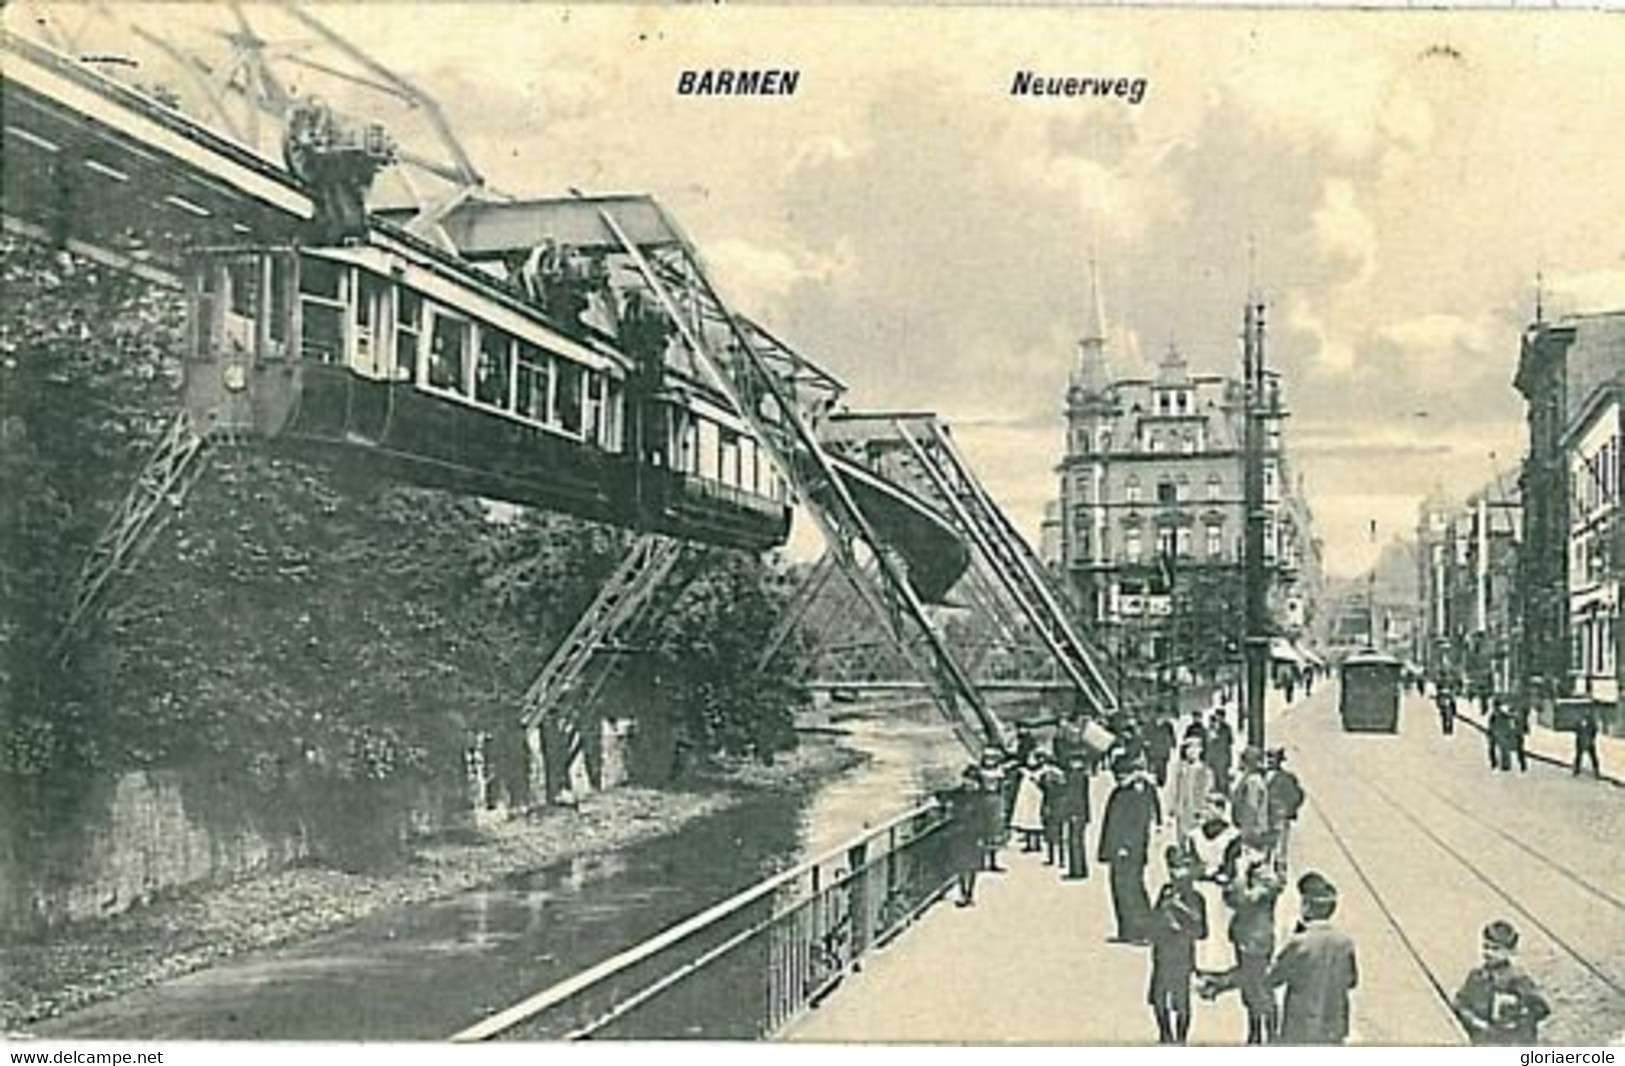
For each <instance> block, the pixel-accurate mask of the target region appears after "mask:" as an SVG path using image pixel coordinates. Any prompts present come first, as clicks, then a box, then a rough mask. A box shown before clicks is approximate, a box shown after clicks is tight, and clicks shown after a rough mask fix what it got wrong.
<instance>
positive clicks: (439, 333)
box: [429, 311, 468, 394]
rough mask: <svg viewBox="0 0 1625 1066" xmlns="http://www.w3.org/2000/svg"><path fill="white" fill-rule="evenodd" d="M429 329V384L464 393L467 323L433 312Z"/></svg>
mask: <svg viewBox="0 0 1625 1066" xmlns="http://www.w3.org/2000/svg"><path fill="white" fill-rule="evenodd" d="M432 318H433V322H434V325H433V327H432V328H431V330H430V331H429V384H430V385H432V386H433V387H435V388H437V389H446V390H448V391H450V392H459V393H465V394H466V393H467V391H468V373H467V371H466V369H465V367H466V365H467V362H468V323H467V322H466V321H464V320H463V319H460V318H453V317H451V316H450V315H445V314H441V313H440V312H439V311H436V312H435V313H434V315H433V316H432Z"/></svg>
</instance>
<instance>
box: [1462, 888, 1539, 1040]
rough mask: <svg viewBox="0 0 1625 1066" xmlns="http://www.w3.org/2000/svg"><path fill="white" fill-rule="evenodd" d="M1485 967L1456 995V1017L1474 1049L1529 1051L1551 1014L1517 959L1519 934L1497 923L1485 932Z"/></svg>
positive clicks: (1502, 922)
mask: <svg viewBox="0 0 1625 1066" xmlns="http://www.w3.org/2000/svg"><path fill="white" fill-rule="evenodd" d="M1481 946H1482V949H1483V953H1484V962H1483V963H1482V964H1481V965H1479V966H1475V967H1473V969H1472V970H1471V971H1469V972H1468V974H1467V979H1466V980H1465V981H1464V982H1462V986H1461V988H1460V989H1459V990H1458V991H1457V992H1456V998H1455V1008H1456V1017H1457V1018H1460V1019H1461V1024H1462V1026H1463V1027H1464V1028H1465V1029H1466V1030H1467V1036H1468V1038H1469V1039H1471V1040H1472V1042H1473V1043H1475V1044H1502V1045H1505V1044H1512V1045H1520V1044H1521V1045H1528V1044H1533V1043H1535V1041H1536V1030H1537V1029H1538V1028H1539V1026H1540V1023H1541V1022H1542V1021H1544V1020H1545V1018H1546V1016H1547V1015H1549V1014H1551V1012H1552V1008H1551V1006H1550V1005H1549V1004H1548V1003H1547V1002H1546V997H1545V996H1543V995H1541V992H1540V988H1539V986H1537V985H1536V984H1535V982H1534V979H1533V978H1531V977H1530V976H1529V975H1528V974H1527V973H1525V972H1524V971H1523V968H1522V967H1520V966H1519V965H1518V964H1517V962H1516V961H1514V955H1515V954H1516V952H1517V950H1518V930H1517V929H1516V928H1515V927H1514V926H1513V925H1512V923H1511V922H1508V921H1505V920H1503V919H1497V920H1495V921H1493V922H1491V923H1490V924H1489V925H1486V926H1485V927H1484V935H1483V940H1482V942H1481Z"/></svg>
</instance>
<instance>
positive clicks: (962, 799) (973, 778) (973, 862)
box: [942, 763, 987, 907]
mask: <svg viewBox="0 0 1625 1066" xmlns="http://www.w3.org/2000/svg"><path fill="white" fill-rule="evenodd" d="M942 798H943V800H944V801H945V804H946V806H947V808H948V817H949V818H950V819H951V822H950V826H951V828H950V833H951V836H950V837H949V839H950V840H951V841H952V855H953V864H954V884H955V887H957V889H958V895H957V898H955V900H954V906H956V907H970V906H974V905H975V903H976V875H977V874H978V873H979V872H980V871H981V868H982V860H983V840H984V838H985V837H986V836H987V800H986V793H985V791H984V789H983V783H982V773H981V769H980V767H978V766H977V765H976V764H975V763H971V764H970V765H969V766H967V767H965V772H964V774H963V775H961V777H960V781H959V787H958V788H956V789H954V790H953V791H951V792H948V793H946V794H944V796H943V797H942Z"/></svg>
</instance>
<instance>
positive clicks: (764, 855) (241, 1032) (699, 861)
mask: <svg viewBox="0 0 1625 1066" xmlns="http://www.w3.org/2000/svg"><path fill="white" fill-rule="evenodd" d="M849 728H850V732H851V735H850V736H849V737H848V738H847V739H846V740H845V741H844V743H846V745H847V746H849V747H852V748H855V749H857V750H859V751H862V752H865V753H866V754H868V755H869V757H870V759H869V762H868V763H866V764H865V765H864V766H863V767H861V768H860V769H858V770H857V771H855V772H853V773H851V774H848V775H846V776H844V777H841V778H839V779H836V780H834V781H831V782H827V783H824V784H823V785H822V786H820V787H817V788H814V789H812V790H809V791H804V792H801V793H792V794H777V795H774V794H764V795H754V796H751V797H750V798H749V799H747V800H746V801H745V802H743V803H741V804H739V805H737V806H734V807H731V808H729V809H727V810H724V811H721V812H719V813H718V814H716V815H713V816H711V817H708V818H704V819H701V820H699V821H697V822H695V823H692V824H691V825H689V826H687V827H685V828H684V829H683V830H681V831H679V832H678V833H676V834H674V835H672V836H669V837H664V838H660V839H656V840H651V841H648V842H645V843H642V844H638V845H635V846H633V847H630V848H627V849H625V850H624V851H620V852H616V853H613V854H604V855H595V856H585V857H582V858H579V859H576V860H573V861H570V862H564V863H559V864H557V865H554V866H550V867H546V868H544V869H541V870H536V871H533V872H530V873H526V874H523V875H518V876H515V877H512V878H509V879H508V880H506V881H504V882H501V883H498V884H496V885H493V886H489V887H487V888H483V889H479V890H475V891H471V892H466V893H463V894H460V895H458V896H455V897H452V898H449V899H446V900H442V901H438V902H435V903H430V904H422V905H417V906H411V907H400V908H393V909H391V910H388V911H384V912H381V913H379V914H376V915H374V916H372V917H370V918H367V919H364V920H362V921H360V922H358V923H356V924H354V925H351V926H348V927H346V928H345V929H343V930H342V931H340V932H337V933H334V934H331V935H329V936H324V937H321V938H318V939H316V940H313V941H309V942H307V943H304V944H301V945H298V946H296V947H291V948H286V949H280V950H275V951H269V952H263V953H258V954H255V955H253V956H249V957H246V958H244V959H241V960H239V961H236V962H231V963H226V964H222V965H218V966H215V967H212V968H210V969H207V970H204V971H200V972H198V973H195V974H190V975H188V976H185V977H182V978H178V979H176V980H173V981H168V982H165V983H163V984H160V985H155V986H153V987H151V988H147V989H143V990H141V991H138V992H134V993H132V994H130V995H128V996H124V997H122V998H120V999H117V1000H114V1001H111V1002H108V1003H104V1004H101V1005H99V1006H96V1007H91V1008H89V1009H87V1010H84V1011H81V1012H78V1013H76V1014H74V1015H71V1016H69V1017H66V1018H63V1019H59V1020H57V1021H55V1022H53V1023H51V1024H49V1025H45V1026H41V1027H39V1029H38V1030H37V1031H38V1032H39V1033H40V1034H41V1035H56V1036H63V1035H72V1036H79V1037H117V1038H121V1039H197V1040H240V1039H248V1040H255V1039H258V1040H272V1039H276V1040H329V1041H335V1040H422V1039H443V1038H445V1037H447V1036H449V1035H450V1034H451V1033H454V1032H456V1031H458V1030H460V1029H462V1028H463V1027H465V1026H467V1025H469V1024H470V1023H472V1022H474V1021H476V1020H478V1019H479V1018H481V1017H484V1016H486V1015H488V1014H490V1013H492V1012H494V1011H496V1010H499V1009H501V1008H503V1007H506V1006H508V1005H510V1004H512V1003H515V1002H517V1001H519V1000H521V999H523V998H525V997H526V996H528V995H531V994H533V993H535V992H536V991H538V990H540V989H542V988H545V987H547V986H549V985H551V984H553V983H555V982H557V981H561V980H563V979H565V978H567V977H569V976H571V975H572V974H575V973H577V972H579V971H581V970H583V969H585V968H587V967H589V966H591V965H593V964H595V963H597V962H599V961H602V960H603V959H605V958H608V957H609V956H611V955H614V954H615V953H616V952H619V951H621V950H623V949H625V948H627V947H630V946H632V945H634V944H636V943H638V942H639V941H641V940H644V939H646V938H648V937H650V936H652V935H654V934H655V933H657V932H659V931H660V930H661V929H664V928H666V927H667V926H669V925H672V924H673V923H675V922H677V921H680V920H682V919H683V918H685V917H688V916H689V915H692V914H694V913H696V912H698V911H700V910H703V909H704V908H705V907H707V906H709V905H711V904H713V903H715V902H717V901H719V900H721V899H723V898H725V897H727V896H729V895H731V894H733V893H734V892H737V891H739V890H740V889H743V888H745V887H747V886H749V885H751V884H753V883H754V882H756V881H758V880H760V879H761V878H762V877H764V876H766V875H768V874H770V873H772V872H774V871H777V870H780V869H784V868H786V867H788V866H791V865H793V864H794V863H796V862H799V861H801V860H802V859H804V858H807V857H810V856H811V855H814V854H817V853H819V852H822V851H825V850H827V849H829V848H831V847H834V846H837V845H839V844H840V843H842V842H843V841H845V840H846V839H848V838H850V837H852V836H853V835H855V834H856V833H858V832H860V831H861V830H862V829H863V828H864V827H865V826H867V825H872V824H875V823H877V822H879V821H882V820H884V819H885V818H887V817H888V816H890V815H891V814H894V813H896V812H898V811H900V810H902V809H903V808H905V807H906V806H908V805H909V804H910V803H912V802H913V801H914V800H916V799H917V798H919V796H920V795H921V782H922V781H923V780H925V779H926V778H927V777H928V776H931V775H933V774H934V775H936V776H938V777H940V775H941V773H942V772H943V771H942V769H941V768H942V767H951V766H955V765H957V764H958V762H959V761H960V760H961V759H962V756H961V755H960V754H959V752H958V749H957V748H956V747H955V746H954V744H953V741H952V738H951V737H950V736H948V734H947V733H946V731H945V730H943V729H940V728H937V727H929V726H921V725H912V724H909V723H907V722H901V723H888V722H859V723H853V724H852V725H851V726H850V727H849ZM807 742H808V743H831V741H829V740H827V739H818V740H809V741H807Z"/></svg>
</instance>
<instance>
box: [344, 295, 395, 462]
mask: <svg viewBox="0 0 1625 1066" xmlns="http://www.w3.org/2000/svg"><path fill="white" fill-rule="evenodd" d="M353 279H354V282H355V284H354V285H353V286H352V288H351V301H350V315H351V329H350V345H351V349H350V381H349V392H350V410H349V418H348V422H347V425H346V427H345V428H346V432H347V435H348V436H350V437H354V438H360V439H362V440H365V441H369V442H377V441H379V440H382V439H383V436H384V433H385V432H386V431H387V429H388V427H389V412H390V389H389V378H390V366H389V362H390V360H389V349H390V347H391V345H390V344H389V340H390V338H391V336H392V334H393V329H394V326H393V324H392V323H391V322H389V321H388V319H389V317H390V310H391V308H390V306H389V304H390V301H389V292H390V288H391V286H390V285H389V284H388V283H387V282H385V281H382V280H381V279H379V278H377V277H375V276H374V275H372V274H370V273H368V272H367V271H366V270H361V269H358V270H356V271H355V272H354V274H353Z"/></svg>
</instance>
